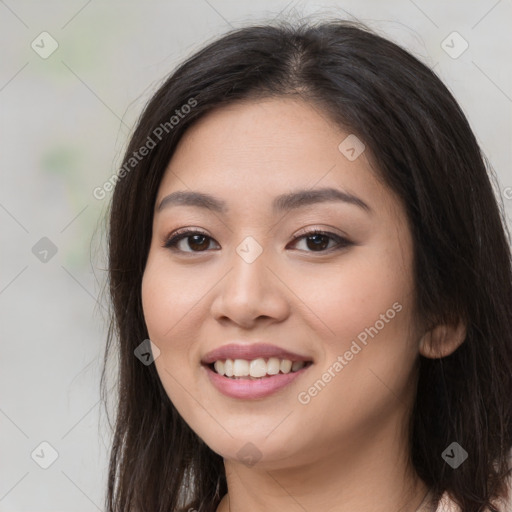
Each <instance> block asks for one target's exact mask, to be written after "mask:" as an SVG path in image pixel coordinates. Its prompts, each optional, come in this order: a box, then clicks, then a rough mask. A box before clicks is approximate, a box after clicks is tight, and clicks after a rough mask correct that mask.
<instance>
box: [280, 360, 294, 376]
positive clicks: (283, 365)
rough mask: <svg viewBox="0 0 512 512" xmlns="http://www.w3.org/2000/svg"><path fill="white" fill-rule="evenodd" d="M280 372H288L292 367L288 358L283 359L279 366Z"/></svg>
mask: <svg viewBox="0 0 512 512" xmlns="http://www.w3.org/2000/svg"><path fill="white" fill-rule="evenodd" d="M279 369H280V370H281V373H290V371H291V369H292V362H291V361H290V360H289V359H283V360H282V361H281V365H280V367H279Z"/></svg>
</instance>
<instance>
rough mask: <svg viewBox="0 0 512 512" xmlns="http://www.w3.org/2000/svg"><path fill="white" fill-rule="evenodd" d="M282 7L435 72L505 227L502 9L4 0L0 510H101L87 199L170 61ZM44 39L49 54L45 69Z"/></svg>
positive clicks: (506, 66)
mask: <svg viewBox="0 0 512 512" xmlns="http://www.w3.org/2000/svg"><path fill="white" fill-rule="evenodd" d="M282 10H284V12H285V13H287V14H288V15H289V16H298V15H299V16H300V15H301V14H303V15H307V14H310V13H313V12H316V13H318V17H322V15H328V16H338V17H343V18H349V19H350V18H357V19H360V20H361V21H364V22H366V23H368V24H369V25H370V26H371V27H373V28H374V29H377V30H378V31H379V32H380V33H381V34H383V35H386V36H388V37H389V38H391V39H393V40H394V41H396V42H398V43H400V44H402V45H404V46H405V47H407V48H408V49H409V50H410V51H411V52H412V53H414V54H415V55H416V56H418V57H419V58H420V59H422V60H423V61H424V62H426V63H427V64H428V65H429V66H431V67H435V71H436V72H437V73H438V74H439V76H440V77H441V78H442V79H443V81H444V82H445V83H446V84H447V85H448V87H449V88H450V90H451V91H452V92H453V93H454V95H455V97H456V98H457V100H458V101H459V103H460V105H461V106H462V108H463V110H464V111H465V113H466V114H467V116H468V118H469V121H470V123H471V125H472V127H473V129H474V131H475V133H476V135H477V138H478V140H479V142H480V144H481V146H482V148H483V150H484V152H485V154H486V155H487V157H488V158H489V159H490V161H491V163H492V165H493V167H494V169H495V170H496V172H497V174H498V176H499V180H500V190H499V191H498V192H499V194H500V195H501V196H502V197H503V199H504V206H505V211H506V213H507V215H508V217H509V218H510V217H511V214H512V171H511V170H510V161H511V158H510V156H511V154H510V152H511V131H512V129H511V128H512V127H511V122H512V119H511V112H512V99H511V97H512V92H511V84H512V66H511V64H510V63H511V62H512V59H511V43H512V36H511V31H510V20H511V19H512V2H511V0H500V1H496V0H479V1H470V2H468V1H462V0H457V1H451V2H446V1H445V0H443V1H440V0H436V1H428V2H427V1H425V0H414V1H412V0H396V1H386V2H382V1H378V0H367V1H349V0H346V1H338V2H294V1H292V2H286V1H282V2H281V1H270V0H268V1H261V2H258V3H256V2H249V1H234V0H232V1H222V0H208V1H207V0H191V1H187V2H186V1H167V2H161V1H160V2H159V1H153V2H142V1H123V2H118V1H112V2H101V3H100V2H99V1H94V0H91V1H84V0H73V1H67V2H64V1H62V0H61V1H54V2H40V3H39V2H35V1H34V2H27V1H16V0H5V1H1V0H0V42H1V48H2V50H1V58H0V141H1V152H0V173H1V174H0V176H1V186H0V224H1V227H2V229H1V235H0V236H1V242H0V243H1V273H0V311H1V315H2V318H1V322H0V340H1V343H2V346H1V350H2V352H1V353H2V357H1V361H0V392H1V394H0V429H1V432H2V435H1V440H0V511H2V512H4V511H9V512H15V511H16V512H25V511H31V512H33V511H41V512H42V511H52V512H56V511H59V510H62V511H64V510H65V511H68V512H85V511H91V510H103V496H104V492H105V479H106V467H107V451H108V445H109V442H110V435H109V433H108V429H107V428H106V426H107V422H106V417H105V414H104V412H103V409H102V407H101V404H100V401H99V378H100V371H101V364H102V357H103V350H104V343H105V337H106V318H107V301H106V297H105V296H104V295H103V294H102V290H103V287H104V284H105V276H106V273H105V248H104V247H105V246H104V221H103V220H102V219H103V216H104V214H105V209H106V207H107V203H108V201H109V199H110V196H111V194H107V197H106V198H105V199H103V200H97V199H95V198H94V197H93V195H92V191H93V190H94V188H95V187H98V186H102V184H103V183H104V182H105V181H106V180H107V179H108V178H109V177H110V176H111V175H112V174H113V173H114V172H115V170H116V168H117V166H118V165H119V163H120V160H121V156H122V151H123V149H124V147H125V144H126V141H127V138H128V136H129V134H130V132H131V129H132V127H133V124H134V122H135V120H136V119H137V116H138V115H139V113H140V110H141V108H142V106H143V105H144V103H145V102H146V101H147V99H148V98H149V97H150V96H151V94H152V92H154V91H155V89H156V87H157V86H158V85H159V84H160V83H161V81H162V80H163V78H164V77H165V76H166V75H167V74H168V73H169V72H170V71H171V70H172V69H173V68H174V67H175V65H176V64H177V63H178V62H180V61H181V60H182V59H183V58H185V57H186V56H189V55H190V54H191V53H193V52H194V51H195V50H196V49H198V48H199V47H200V46H202V45H203V44H204V43H206V42H207V41H210V40H212V39H213V38H215V37H216V36H218V35H219V34H221V33H223V32H225V31H226V30H227V29H229V28H231V27H238V26H241V25H245V24H247V23H248V22H251V21H254V22H260V21H264V20H266V19H269V18H273V17H274V16H276V15H277V14H278V13H279V12H280V11H282ZM454 31H456V32H458V34H460V36H461V37H462V39H460V38H459V37H458V36H455V39H454V36H450V34H452V32H454ZM42 32H48V33H49V34H50V35H51V37H52V38H53V40H55V41H56V42H57V44H58V48H57V49H56V50H55V51H54V53H52V54H51V55H49V56H47V58H42V56H41V53H44V52H48V51H49V50H50V49H51V44H52V41H51V40H50V39H49V38H48V37H49V36H40V34H41V33H42ZM448 36H450V38H448V39H447V37H448ZM443 41H445V43H443ZM464 41H466V42H467V44H468V45H469V46H468V48H467V50H466V51H464V52H463V53H462V54H461V55H460V56H458V57H457V58H453V57H454V54H456V53H459V52H460V51H461V50H462V48H463V46H461V45H465V43H464ZM33 42H34V45H35V47H36V48H37V51H36V50H35V49H33V48H32V47H31V44H32V43H33ZM447 44H448V45H450V46H451V47H452V48H451V49H449V51H450V52H451V53H452V55H451V56H450V55H449V54H448V53H447V52H446V51H445V49H448V48H447V47H446V45H447ZM443 47H444V48H445V49H443ZM446 122H450V120H449V119H447V120H446ZM43 237H47V238H48V239H49V240H50V241H51V245H50V244H49V243H48V241H47V240H43V241H40V240H41V239H42V238H43ZM34 246H35V248H34ZM51 247H53V251H55V249H56V250H57V252H56V253H55V254H52V250H51ZM45 250H46V251H48V252H44V251H45ZM113 370H114V368H112V372H113ZM112 375H114V373H112ZM114 399H115V397H114ZM42 442H46V443H49V445H51V447H53V448H50V447H48V445H41V443H42ZM52 449H53V450H55V451H56V452H57V454H58V456H57V458H56V459H55V460H54V461H53V458H52ZM31 454H32V455H31ZM52 461H53V463H52V464H51V465H50V466H49V467H48V468H47V469H43V468H42V467H41V465H43V466H44V465H47V464H49V463H50V462H52Z"/></svg>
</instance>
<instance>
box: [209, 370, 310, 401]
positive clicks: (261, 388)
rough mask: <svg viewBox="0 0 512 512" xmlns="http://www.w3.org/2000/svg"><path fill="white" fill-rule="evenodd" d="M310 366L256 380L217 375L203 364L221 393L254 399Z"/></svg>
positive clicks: (284, 383)
mask: <svg viewBox="0 0 512 512" xmlns="http://www.w3.org/2000/svg"><path fill="white" fill-rule="evenodd" d="M310 366H311V364H309V365H308V366H305V367H304V368H301V369H300V370H298V371H296V372H290V373H278V374H277V375H272V376H270V377H262V378H261V379H258V380H251V379H243V378H241V379H230V378H229V377H224V376H223V375H219V374H218V373H217V372H215V371H214V370H212V369H211V368H210V367H209V366H203V368H204V369H205V370H206V373H207V374H208V377H209V379H210V382H211V383H212V384H213V385H214V386H215V387H216V388H217V389H218V390H219V391H220V392H221V393H222V394H223V395H226V396H229V397H231V398H242V399H256V398H265V397H267V396H270V395H272V393H275V392H277V391H279V390H280V389H282V388H284V387H285V386H287V385H288V384H290V383H291V382H292V381H294V380H295V379H296V378H298V377H300V376H301V375H302V374H303V373H304V372H305V371H307V369H308V368H309V367H310Z"/></svg>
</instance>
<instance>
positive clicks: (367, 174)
mask: <svg viewBox="0 0 512 512" xmlns="http://www.w3.org/2000/svg"><path fill="white" fill-rule="evenodd" d="M109 237H110V238H109V250H110V259H109V271H110V292H111V296H112V302H113V308H114V317H113V323H112V328H111V330H110V335H109V340H108V343H107V353H106V359H107V357H108V354H109V353H110V351H111V350H112V349H113V348H114V340H116V346H117V347H118V349H119V357H120V359H119V361H120V368H119V370H120V374H119V388H118V390H119V405H118V411H117V418H116V428H115V433H114V442H113V448H112V453H111V461H110V474H109V490H108V497H107V510H108V511H109V512H114V511H127V510H130V511H133V512H135V511H142V510H144V511H146V510H147V511H166V512H170V511H175V510H189V511H192V510H197V511H201V512H203V511H212V512H213V511H217V512H239V511H242V510H243V511H244V512H247V511H249V512H250V511H256V510H266V511H270V510H272V511H274V510H275V511H277V510H280V511H282V510H286V511H296V510H297V511H305V510H307V511H315V510H329V511H331V510H332V511H348V510H351V511H352V510H365V511H373V512H396V511H403V512H414V511H417V512H419V511H423V512H426V511H429V512H430V511H435V510H439V511H441V510H462V511H464V512H481V511H484V510H490V511H500V512H501V511H505V510H510V509H507V508H506V507H507V506H510V505H507V504H506V500H507V499H510V496H509V488H508V486H507V485H509V483H510V482H509V480H508V476H509V473H510V467H509V465H510V461H509V459H508V457H509V454H510V448H511V444H512V440H511V434H512V420H511V401H510V395H511V393H512V379H511V372H510V368H511V367H512V271H511V258H510V248H509V240H508V239H507V234H506V228H505V224H504V220H503V215H502V213H501V212H500V209H499V207H498V205H497V201H496V198H495V196H494V193H493V188H492V184H491V181H490V178H489V176H488V174H487V172H486V166H485V164H484V161H483V157H482V155H481V153H480V150H479V147H478V144H477V142H476V140H475V137H474V135H473V133H472V131H471V129H470V127H469V125H468V122H467V120H466V118H465V116H464V115H463V113H462V111H461V109H460V108H459V106H458V105H457V103H456V101H455V100H454V98H453V97H452V95H451V94H450V93H449V91H448V90H447V89H446V87H445V86H444V85H443V84H442V83H441V82H440V80H439V79H438V78H437V77H436V75H435V74H434V73H433V72H432V71H431V70H429V69H428V68H427V67H426V66H425V65H423V64H422V63H420V62H419V61H418V60H416V59H415V58H414V57H413V56H411V55H410V54H409V53H407V52H406V51H404V50H403V49H401V48H400V47H398V46H397V45H395V44H394V43H392V42H390V41H387V40H386V39H383V38H381V37H380V36H377V35H375V34H373V33H371V32H370V31H369V30H368V29H367V28H366V27H364V26H362V25H358V24H355V23H351V22H345V21H333V22H325V23H323V24H320V25H311V24H310V25H308V24H303V25H301V26H292V25H290V24H286V23H279V24H275V25H267V26H254V27H248V28H243V29H240V30H234V31H232V32H230V33H229V34H227V35H225V36H223V37H221V38H220V39H218V40H217V41H215V42H213V43H211V44H209V45H208V46H207V47H205V48H204V49H202V50H201V51H199V52H197V53H196V54H195V55H193V56H192V57H191V58H189V59H188V60H187V61H186V62H185V63H183V64H182V65H181V66H180V67H179V68H178V69H177V70H176V71H175V72H174V73H173V74H172V75H171V76H170V77H169V78H168V80H167V81H166V82H165V83H164V84H163V85H162V86H161V87H160V89H159V90H158V91H157V92H156V94H155V95H154V96H153V98H152V99H151V100H150V102H149V103H148V105H147V106H146V108H145V110H144V112H143V114H142V116H141V118H140V120H139V122H138V125H137V127H136V130H135V132H134V134H133V136H132V138H131V141H130V144H129V146H128V149H127V152H126V155H125V159H124V161H123V166H122V168H121V170H120V171H119V174H118V180H117V184H116V188H115V192H114V196H113V200H112V204H111V211H110V233H109ZM114 333H115V334H116V336H115V337H114ZM150 340H151V341H150Z"/></svg>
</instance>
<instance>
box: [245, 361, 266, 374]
mask: <svg viewBox="0 0 512 512" xmlns="http://www.w3.org/2000/svg"><path fill="white" fill-rule="evenodd" d="M249 374H250V376H251V377H264V376H265V375H266V374H267V363H266V362H265V359H261V358H260V359H255V360H254V361H251V364H250V365H249Z"/></svg>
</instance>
